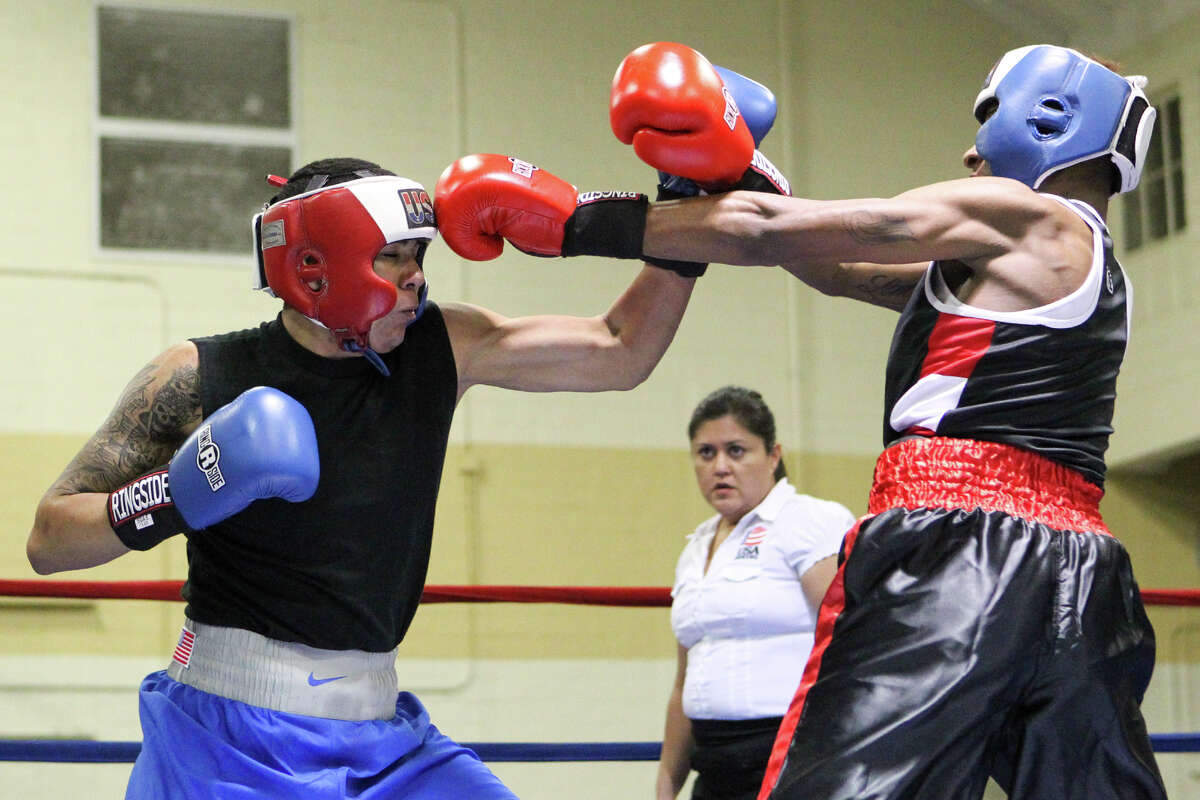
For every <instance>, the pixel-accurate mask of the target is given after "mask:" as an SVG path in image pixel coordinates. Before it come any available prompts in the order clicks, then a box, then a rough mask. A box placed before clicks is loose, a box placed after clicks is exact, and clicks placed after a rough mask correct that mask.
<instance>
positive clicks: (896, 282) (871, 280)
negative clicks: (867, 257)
mask: <svg viewBox="0 0 1200 800" xmlns="http://www.w3.org/2000/svg"><path fill="white" fill-rule="evenodd" d="M913 285H914V283H913V281H910V280H908V281H906V280H901V279H900V278H896V277H893V276H891V275H871V276H869V277H867V278H866V279H864V280H863V281H861V282H860V283H859V284H858V285H857V286H855V287H854V288H856V289H857V290H858V291H860V292H862V293H863V294H867V295H871V296H872V297H908V296H909V295H910V294H912V290H913Z"/></svg>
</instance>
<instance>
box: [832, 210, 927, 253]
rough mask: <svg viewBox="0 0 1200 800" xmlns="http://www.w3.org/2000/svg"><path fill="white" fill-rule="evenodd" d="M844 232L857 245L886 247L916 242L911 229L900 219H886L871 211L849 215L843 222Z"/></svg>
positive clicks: (886, 217)
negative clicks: (887, 245)
mask: <svg viewBox="0 0 1200 800" xmlns="http://www.w3.org/2000/svg"><path fill="white" fill-rule="evenodd" d="M844 227H845V229H846V232H847V233H849V234H850V238H851V239H853V240H854V241H856V242H858V243H859V244H866V245H886V244H895V243H897V242H912V241H916V238H917V237H916V236H914V235H913V232H912V229H910V228H909V227H908V223H907V222H905V221H904V219H903V218H901V217H888V216H885V215H883V214H879V213H875V212H872V211H859V212H857V213H854V214H851V215H850V216H849V217H848V218H847V219H846V222H845V226H844Z"/></svg>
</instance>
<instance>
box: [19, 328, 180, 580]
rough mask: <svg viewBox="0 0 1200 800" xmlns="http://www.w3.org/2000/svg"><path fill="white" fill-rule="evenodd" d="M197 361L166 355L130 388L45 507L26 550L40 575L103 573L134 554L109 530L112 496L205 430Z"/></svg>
mask: <svg viewBox="0 0 1200 800" xmlns="http://www.w3.org/2000/svg"><path fill="white" fill-rule="evenodd" d="M196 366H197V354H196V347H195V345H194V344H192V343H191V342H185V343H182V344H179V345H176V346H175V347H172V348H170V349H168V350H167V351H165V352H164V353H163V354H162V355H160V356H159V357H158V358H156V359H155V360H154V361H152V362H150V363H149V364H147V365H146V366H145V367H144V368H143V369H142V370H141V371H139V372H138V373H137V375H135V376H134V377H133V379H132V380H131V381H130V382H129V384H128V385H127V386H126V387H125V390H124V392H123V393H122V394H121V397H120V399H119V400H118V401H117V404H116V406H115V407H114V408H113V410H112V412H111V413H110V414H109V415H108V418H107V419H106V420H105V421H104V423H103V424H102V425H101V426H100V428H99V430H97V431H96V433H95V434H93V435H92V437H91V438H90V439H89V440H88V441H87V443H86V444H85V445H84V446H83V448H82V449H81V450H80V451H79V453H78V454H77V455H76V456H75V457H74V458H73V459H72V460H71V463H70V464H68V465H67V468H66V469H65V470H64V471H63V473H62V474H61V475H60V476H59V477H58V479H57V480H56V481H55V482H54V484H53V485H52V486H51V487H50V488H49V490H47V492H46V494H45V495H44V496H43V497H42V499H41V502H40V503H39V504H38V507H37V512H36V514H35V517H34V522H33V528H32V530H31V531H30V533H29V540H28V542H27V544H26V554H27V556H28V558H29V563H30V564H31V565H32V566H33V568H34V570H35V571H36V572H38V573H40V574H48V573H51V572H58V571H60V570H67V569H83V568H85V567H92V566H96V565H97V564H103V563H105V562H107V561H111V560H112V559H114V558H116V557H118V556H120V555H123V554H124V553H127V552H129V550H128V548H126V547H125V545H124V544H122V543H121V541H120V539H118V538H117V535H116V533H115V532H114V531H113V528H112V526H111V525H110V523H109V517H108V510H107V505H108V493H109V492H111V491H113V490H114V489H116V488H118V487H119V486H121V485H122V484H124V483H127V482H128V481H130V480H132V479H133V478H136V477H137V476H138V475H141V474H143V473H144V472H146V471H147V470H149V469H152V468H153V467H155V466H157V465H161V464H163V463H165V462H166V461H167V460H168V459H169V458H170V457H171V454H172V453H173V452H174V451H175V449H176V448H177V447H178V446H179V444H180V442H182V441H183V440H184V438H185V437H186V436H187V435H188V434H189V433H190V432H191V431H192V430H193V429H194V428H195V427H196V426H197V425H198V424H199V422H200V398H199V395H198V393H197V382H196Z"/></svg>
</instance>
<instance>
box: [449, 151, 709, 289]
mask: <svg viewBox="0 0 1200 800" xmlns="http://www.w3.org/2000/svg"><path fill="white" fill-rule="evenodd" d="M647 204H648V200H647V198H646V195H644V194H639V193H637V192H586V193H584V194H582V195H579V196H576V192H575V187H574V186H572V185H571V184H569V183H567V182H566V181H564V180H562V179H561V178H558V177H556V176H554V175H553V174H551V173H549V172H547V171H546V170H544V169H541V168H540V167H535V166H534V165H533V164H530V163H529V162H528V161H522V160H521V159H519V158H513V157H512V156H501V155H492V154H477V155H470V156H463V157H462V158H460V159H459V160H458V161H455V162H454V163H453V164H451V165H450V166H448V167H446V169H445V171H444V172H443V173H442V176H441V177H440V178H438V182H437V186H435V187H434V201H433V209H434V215H435V216H436V217H437V220H438V230H440V231H441V232H442V238H444V239H445V240H446V244H448V245H450V249H451V250H453V251H454V252H455V253H458V254H459V255H460V256H462V257H463V258H466V259H470V260H471V261H487V260H489V259H493V258H495V257H496V256H498V255H500V253H501V252H502V251H503V250H504V241H505V240H508V241H509V242H510V243H511V244H512V245H513V246H514V247H516V248H517V249H518V250H521V251H523V252H526V253H529V254H530V255H535V256H607V257H610V258H641V253H642V236H643V233H644V232H645V229H646V206H647ZM688 266H690V265H685V266H683V267H680V268H676V267H674V266H668V267H666V268H667V269H674V270H675V271H676V272H681V274H683V273H682V271H681V270H685V269H687V268H688Z"/></svg>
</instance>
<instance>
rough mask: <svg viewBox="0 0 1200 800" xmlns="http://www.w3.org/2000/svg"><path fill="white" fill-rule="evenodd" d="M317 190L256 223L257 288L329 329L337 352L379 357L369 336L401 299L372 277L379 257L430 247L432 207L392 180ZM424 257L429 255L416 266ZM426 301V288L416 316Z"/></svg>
mask: <svg viewBox="0 0 1200 800" xmlns="http://www.w3.org/2000/svg"><path fill="white" fill-rule="evenodd" d="M320 177H323V176H318V178H320ZM324 177H327V176H324ZM314 182H315V183H317V185H316V186H314V187H313V188H310V189H309V190H308V191H305V192H303V193H301V194H298V195H293V196H292V197H288V198H286V199H284V200H280V201H279V202H277V203H274V204H272V205H269V206H267V208H266V209H265V210H264V211H263V212H262V213H261V214H258V215H256V216H255V217H254V222H253V228H254V251H255V254H256V255H257V258H258V269H257V271H256V274H255V286H254V288H256V289H262V290H264V291H266V292H268V293H269V294H271V295H273V296H275V297H278V298H280V299H282V300H283V301H284V302H286V303H287V304H288V305H290V306H291V307H292V308H294V309H296V310H297V311H299V312H300V313H301V314H303V315H304V316H306V317H308V318H309V319H312V320H314V321H315V322H317V323H319V324H321V325H323V326H324V327H326V328H328V329H329V330H330V331H332V332H333V334H334V335H335V336H336V337H337V341H338V345H339V346H340V347H342V348H344V349H346V350H351V351H353V352H363V353H370V355H374V353H372V352H371V351H370V348H369V347H368V345H367V332H368V331H369V330H370V328H371V323H372V322H374V321H375V320H377V319H380V318H381V317H384V316H386V315H387V313H388V312H389V311H391V310H392V309H393V308H394V307H395V305H396V301H397V298H398V294H397V289H396V286H395V285H394V284H392V283H391V282H390V281H387V280H385V279H384V278H381V277H380V276H379V275H377V274H376V273H375V269H374V261H375V257H376V256H377V255H378V254H379V251H380V250H382V249H383V247H384V246H385V245H388V244H391V243H392V242H399V241H404V240H406V239H422V240H424V241H425V242H426V243H428V242H429V241H432V240H433V238H434V237H435V236H437V222H436V220H435V218H434V215H433V202H432V201H431V200H430V198H429V193H428V192H427V191H425V187H424V186H422V185H421V184H419V183H417V182H415V181H411V180H409V179H407V178H400V177H397V176H395V175H372V176H370V177H364V178H358V179H356V180H351V181H347V182H345V183H336V184H333V185H330V186H323V185H320V184H321V183H323V181H320V180H317V181H314ZM309 185H310V186H312V183H310V184H309ZM423 255H424V248H422V250H421V251H420V255H419V256H418V263H419V261H420V258H421V257H422V256H423ZM425 293H426V289H425V286H424V285H423V286H422V287H421V292H420V300H421V302H420V307H419V308H418V309H417V314H418V316H419V315H420V312H421V311H423V310H424V308H425ZM375 360H376V359H372V362H373V363H374V361H375ZM376 366H381V363H380V364H376ZM381 368H382V367H381Z"/></svg>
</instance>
